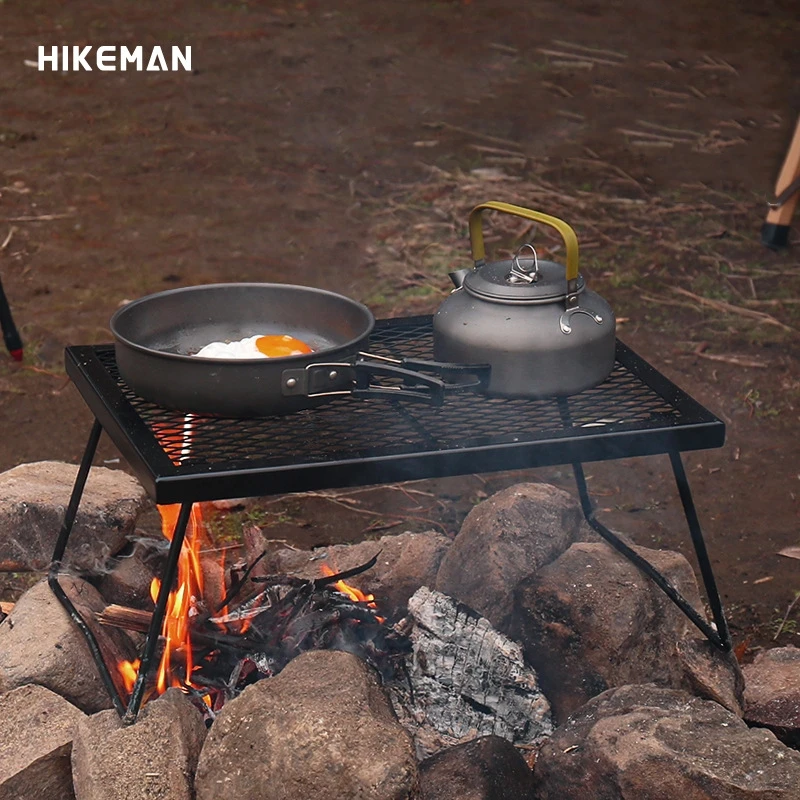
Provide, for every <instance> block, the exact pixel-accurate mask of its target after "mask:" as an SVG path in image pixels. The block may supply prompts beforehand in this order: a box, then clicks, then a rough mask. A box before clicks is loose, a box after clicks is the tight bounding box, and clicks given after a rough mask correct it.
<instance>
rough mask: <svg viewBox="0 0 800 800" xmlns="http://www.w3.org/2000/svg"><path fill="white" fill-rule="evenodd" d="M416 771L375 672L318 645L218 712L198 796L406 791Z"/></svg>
mask: <svg viewBox="0 0 800 800" xmlns="http://www.w3.org/2000/svg"><path fill="white" fill-rule="evenodd" d="M417 785H418V772H417V765H416V760H415V758H414V750H413V746H412V744H411V739H410V737H409V736H408V734H406V732H405V731H404V730H403V728H402V727H401V726H400V725H399V723H398V722H397V720H396V719H395V717H394V714H393V712H392V710H391V707H390V705H389V701H388V700H387V698H386V695H385V694H384V693H383V690H382V689H381V687H380V686H379V685H378V681H377V679H376V677H375V673H373V672H372V670H371V669H370V668H369V667H367V665H366V664H364V662H362V661H360V660H359V659H358V658H357V657H356V656H353V655H350V654H349V653H341V652H336V651H330V650H317V651H311V652H308V653H304V654H303V655H300V656H298V657H297V658H295V659H294V660H293V661H291V662H290V663H289V664H288V665H287V666H286V667H285V669H284V670H283V671H282V672H281V673H280V674H279V675H277V676H276V677H274V678H269V679H267V680H262V681H259V682H258V683H255V684H253V685H252V686H249V687H247V688H246V689H245V690H244V691H243V692H242V694H241V695H239V697H237V698H235V699H234V700H231V701H230V702H228V703H227V704H226V705H225V707H224V708H223V709H222V711H221V712H220V714H219V716H218V717H217V719H216V721H215V722H214V725H213V726H212V728H211V731H210V733H209V735H208V738H207V739H206V743H205V745H204V746H203V751H202V753H201V754H200V761H199V764H198V767H197V777H196V781H195V787H196V790H197V800H230V798H236V800H307V799H308V798H310V797H341V798H359V800H406V799H407V798H412V797H415V796H416V794H415V793H416V790H417Z"/></svg>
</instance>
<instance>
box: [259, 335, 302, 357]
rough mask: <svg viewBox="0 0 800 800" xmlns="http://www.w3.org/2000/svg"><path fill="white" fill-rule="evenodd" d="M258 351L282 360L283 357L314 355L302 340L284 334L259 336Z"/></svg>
mask: <svg viewBox="0 0 800 800" xmlns="http://www.w3.org/2000/svg"><path fill="white" fill-rule="evenodd" d="M256 349H257V350H258V351H259V352H260V353H263V354H264V355H265V356H269V357H270V358H281V357H282V356H301V355H304V354H305V353H312V352H313V350H312V349H311V348H310V347H309V346H308V345H307V344H306V343H305V342H301V341H300V339H295V338H294V336H289V335H286V334H284V335H283V336H280V335H272V336H259V337H258V339H256Z"/></svg>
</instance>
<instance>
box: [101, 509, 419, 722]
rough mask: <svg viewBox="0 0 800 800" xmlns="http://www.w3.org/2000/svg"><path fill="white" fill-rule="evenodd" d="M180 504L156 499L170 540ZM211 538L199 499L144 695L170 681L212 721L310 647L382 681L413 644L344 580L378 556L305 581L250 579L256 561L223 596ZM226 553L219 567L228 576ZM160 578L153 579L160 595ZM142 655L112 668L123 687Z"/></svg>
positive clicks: (112, 619) (113, 619)
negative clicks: (354, 660) (340, 656)
mask: <svg viewBox="0 0 800 800" xmlns="http://www.w3.org/2000/svg"><path fill="white" fill-rule="evenodd" d="M179 510H180V506H178V505H166V506H164V505H162V506H158V511H159V514H160V515H161V523H162V532H163V534H164V536H165V537H166V538H167V539H168V540H170V541H171V538H172V535H173V531H174V530H175V525H176V522H177V518H178V513H179ZM212 544H213V542H212V539H211V536H210V535H209V531H208V527H207V524H206V522H205V519H204V516H203V511H202V506H201V505H200V504H195V505H194V506H193V508H192V513H191V517H190V519H189V523H188V525H187V531H186V537H185V539H184V543H183V547H182V549H181V554H180V558H179V562H178V578H177V582H176V586H175V587H174V588H173V589H172V590H171V591H170V593H169V598H168V601H167V610H166V615H165V618H164V623H163V626H162V630H161V637H160V646H161V652H160V660H159V663H158V669H157V670H156V672H155V675H154V677H153V679H152V680H151V682H150V684H149V685H148V688H147V693H146V695H145V699H151V698H153V697H155V696H158V695H162V694H164V692H166V690H167V689H168V688H170V687H176V688H179V689H181V690H182V691H183V692H185V693H186V694H188V695H190V696H191V697H192V698H193V699H194V700H195V701H196V704H197V705H198V707H200V708H201V710H203V711H204V713H205V714H206V715H207V717H209V718H213V716H214V714H215V713H216V712H217V711H219V710H220V709H221V708H222V706H223V705H224V704H225V702H226V701H228V700H230V699H232V698H233V697H236V696H237V695H238V694H239V693H240V692H241V691H242V690H243V689H244V688H245V687H246V686H248V685H250V684H251V683H254V682H255V681H257V680H260V679H262V678H269V677H273V676H274V675H277V674H278V673H279V672H280V671H281V670H282V669H283V668H284V667H285V666H286V664H288V663H289V661H291V659H293V658H294V657H295V656H297V655H299V654H300V653H302V652H305V651H307V650H328V649H332V650H343V651H345V652H350V653H353V654H355V655H358V656H359V657H360V658H362V659H363V660H364V661H366V662H367V663H368V664H370V665H371V666H372V667H374V668H375V669H376V670H377V671H378V672H379V673H380V675H381V676H382V677H383V679H384V680H385V681H391V680H394V679H395V678H396V677H397V676H398V674H399V672H400V671H401V670H402V667H403V664H404V660H405V657H406V655H407V654H408V652H409V651H410V642H409V640H408V638H407V637H406V636H405V635H404V634H403V633H402V632H401V631H400V630H399V629H398V628H395V627H394V626H393V625H392V624H391V623H390V622H389V621H387V619H386V618H385V617H384V616H381V615H380V614H379V613H378V607H377V604H376V602H375V598H374V596H373V595H371V594H365V593H364V592H362V591H361V590H360V589H358V588H357V587H355V586H351V585H350V584H348V583H347V582H346V579H348V578H351V577H353V576H355V575H358V574H360V573H362V572H365V571H367V570H369V569H370V568H371V567H372V566H374V564H375V561H376V559H377V554H376V556H375V557H373V558H372V559H371V560H370V561H368V562H366V563H365V564H362V565H360V566H358V567H356V568H353V569H349V570H346V571H342V572H336V571H335V570H334V569H332V568H331V567H330V566H329V565H328V564H326V563H323V564H322V565H321V567H320V577H319V578H317V579H315V580H305V579H300V578H296V577H291V576H288V575H275V576H271V577H269V578H266V577H263V576H253V575H252V572H253V569H254V568H255V567H256V566H257V564H258V562H259V561H260V559H261V558H263V556H264V555H265V554H266V552H264V553H262V554H261V555H260V556H259V557H258V558H256V559H255V560H253V561H252V563H250V564H249V565H246V566H245V567H243V568H242V569H241V570H239V571H237V570H235V569H233V570H231V573H230V574H231V580H230V586H229V588H228V589H227V591H225V592H224V596H223V597H214V596H213V593H212V592H211V591H209V589H208V588H207V587H209V586H210V584H211V583H212V582H209V581H207V580H206V578H205V575H204V568H205V569H208V566H207V565H208V561H205V560H204V559H203V557H202V554H203V551H204V550H206V549H211V545H212ZM224 554H225V551H224V550H223V551H222V552H221V554H220V562H219V564H218V565H217V566H218V567H219V570H220V572H222V573H223V574H224V571H225V563H224ZM160 587H161V581H160V580H159V578H157V577H156V578H153V581H152V584H151V587H150V594H151V598H152V600H153V603H155V602H156V598H157V596H158V592H159V589H160ZM149 616H150V615H149V614H148V613H147V612H138V613H137V611H136V610H135V609H127V608H124V607H119V606H109V607H108V608H106V610H105V611H104V612H103V613H102V614H101V615H100V621H101V622H103V623H104V624H108V625H116V626H119V627H123V628H124V627H128V628H134V629H138V630H142V631H144V630H146V629H147V623H148V622H149ZM139 667H140V661H139V659H136V660H133V661H129V660H121V661H120V662H119V663H118V664H117V670H118V672H119V674H120V677H121V678H122V681H123V684H124V686H125V689H126V691H127V692H128V694H130V693H131V691H132V690H133V685H134V682H135V680H136V675H137V673H138V670H139Z"/></svg>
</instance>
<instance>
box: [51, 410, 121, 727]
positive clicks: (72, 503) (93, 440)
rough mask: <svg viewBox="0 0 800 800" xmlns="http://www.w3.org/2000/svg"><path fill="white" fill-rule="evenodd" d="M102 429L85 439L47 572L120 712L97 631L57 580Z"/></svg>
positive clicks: (97, 427)
mask: <svg viewBox="0 0 800 800" xmlns="http://www.w3.org/2000/svg"><path fill="white" fill-rule="evenodd" d="M102 432H103V427H102V425H101V424H100V423H99V422H98V421H97V420H95V421H94V425H93V426H92V430H91V433H90V434H89V441H88V442H87V443H86V449H85V450H84V451H83V458H82V459H81V464H80V466H79V467H78V474H77V475H76V477H75V484H74V485H73V487H72V495H71V496H70V499H69V505H68V506H67V510H66V513H65V514H64V522H63V523H62V525H61V531H60V532H59V534H58V539H56V545H55V548H54V549H53V558H52V561H51V562H50V569H49V571H48V573H47V583H48V584H49V586H50V589H51V591H52V592H53V594H54V595H55V596H56V598H57V599H58V601H59V602H60V603H61V605H62V606H64V609H65V610H66V612H67V613H68V614H69V615H70V617H71V618H72V620H73V621H74V622H75V624H76V625H77V626H78V629H79V630H80V631H81V633H82V634H83V636H84V638H85V639H86V644H87V645H89V651H90V652H91V654H92V658H93V659H94V662H95V664H96V665H97V670H98V672H99V673H100V679H101V680H102V681H103V685H104V686H105V688H106V691H107V692H108V694H109V697H110V698H111V702H112V703H113V704H114V708H115V709H116V710H117V713H118V714H120V715H121V714H122V713H123V712H124V711H125V705H124V703H123V702H122V699H121V698H120V696H119V692H118V691H117V687H116V685H115V684H114V680H113V678H112V677H111V673H110V672H109V671H108V667H106V663H105V661H103V654H102V653H101V651H100V645H99V643H98V641H97V639H96V638H95V635H94V633H92V631H91V629H90V628H89V626H88V625H87V624H86V623H85V622H84V621H83V618H82V617H81V615H80V614H79V613H78V609H77V608H75V606H74V605H73V603H72V601H71V600H70V599H69V597H67V594H66V592H65V591H64V590H63V589H62V588H61V584H60V583H59V582H58V574H59V570H60V568H61V559H62V558H63V557H64V553H65V552H66V549H67V542H68V541H69V536H70V534H71V533H72V526H73V525H74V524H75V517H76V516H77V514H78V506H79V505H80V502H81V497H82V496H83V490H84V489H85V488H86V480H87V478H88V477H89V470H90V469H91V466H92V459H93V458H94V454H95V452H96V451H97V444H98V442H99V441H100V434H101V433H102Z"/></svg>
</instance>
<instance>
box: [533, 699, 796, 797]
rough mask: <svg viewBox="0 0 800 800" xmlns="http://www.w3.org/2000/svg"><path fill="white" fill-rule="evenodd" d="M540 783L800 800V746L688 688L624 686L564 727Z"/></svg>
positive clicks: (542, 792) (543, 756) (545, 757)
mask: <svg viewBox="0 0 800 800" xmlns="http://www.w3.org/2000/svg"><path fill="white" fill-rule="evenodd" d="M534 783H535V787H536V798H537V800H585V798H587V797H592V798H597V800H600V798H603V800H605V798H608V799H609V800H611V798H614V799H615V800H616V799H619V800H675V798H685V800H751V798H752V800H766V799H767V798H769V800H797V798H798V797H799V796H800V789H798V787H800V753H797V752H795V751H794V750H791V749H790V748H788V747H786V746H785V745H783V744H782V743H781V742H779V741H778V740H777V739H776V738H775V736H774V735H773V734H772V733H771V732H770V731H767V730H764V729H757V728H754V729H751V728H748V727H747V725H746V724H745V723H744V721H743V720H741V719H740V718H739V717H737V716H736V715H735V714H732V713H731V712H730V711H728V710H727V709H725V708H723V707H722V706H721V705H719V704H718V703H715V702H713V701H710V700H701V699H700V698H697V697H692V696H691V695H690V694H688V693H687V692H685V691H683V690H681V689H663V688H660V687H656V686H654V685H652V684H649V685H631V686H621V687H618V688H616V689H611V690H609V691H607V692H604V693H603V694H600V695H599V696H597V697H595V698H593V699H592V700H590V701H589V702H588V703H586V704H585V705H584V706H582V707H581V708H580V709H578V710H577V711H576V712H575V713H574V714H573V715H572V716H571V717H570V718H569V719H568V720H567V722H566V723H565V724H564V725H562V726H561V727H559V728H557V729H556V731H555V732H554V734H553V736H552V737H551V738H550V739H549V740H548V741H547V742H546V743H545V744H544V746H543V747H542V749H541V750H540V751H539V754H538V757H537V760H536V766H535V768H534ZM588 787H591V789H590V790H589V791H590V792H591V793H590V794H588V793H587V788H588Z"/></svg>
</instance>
